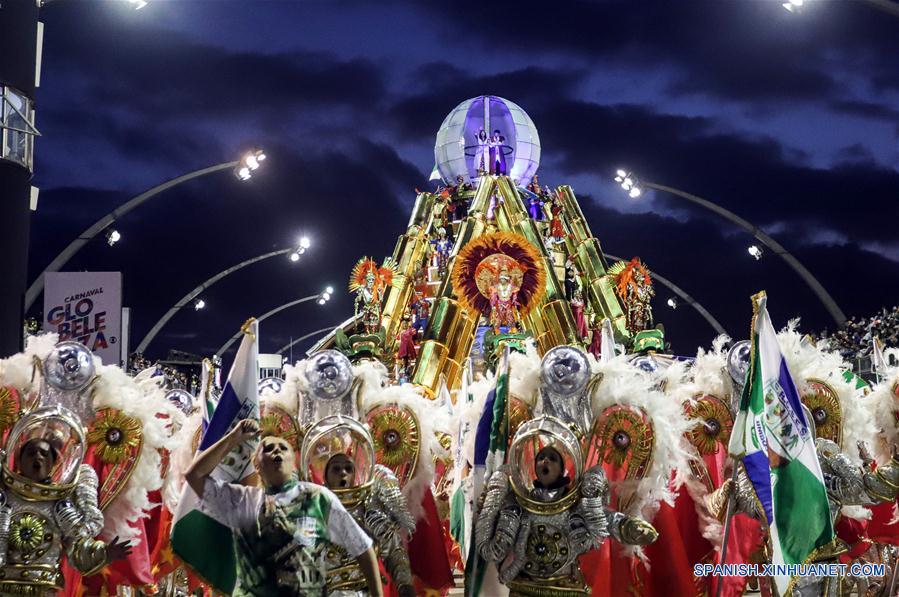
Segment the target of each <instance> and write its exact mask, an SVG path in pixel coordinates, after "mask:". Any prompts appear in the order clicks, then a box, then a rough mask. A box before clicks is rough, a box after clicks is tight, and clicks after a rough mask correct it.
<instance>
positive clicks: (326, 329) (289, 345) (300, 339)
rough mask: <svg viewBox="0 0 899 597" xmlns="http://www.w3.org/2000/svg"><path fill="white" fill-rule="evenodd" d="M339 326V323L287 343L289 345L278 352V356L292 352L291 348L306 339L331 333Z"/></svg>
mask: <svg viewBox="0 0 899 597" xmlns="http://www.w3.org/2000/svg"><path fill="white" fill-rule="evenodd" d="M338 326H340V324H339V323H338V324H335V325H331V326H328V327H326V328H322V329H320V330H315V331H314V332H309V333H308V334H306V335H304V336H300V337H299V338H297V339H296V340H292V341H290V342H289V343H287V344H285V345H284V346H282V347H281V348H280V349H279V350H278V354H284V351H285V350H290V349H291V348H293V346H294V345H296V344H299V343H300V342H302V341H303V340H306V339H308V338H314V337H315V336H318V335H320V334H324V333H325V332H330V331H331V330H333V329H335V328H337V327H338Z"/></svg>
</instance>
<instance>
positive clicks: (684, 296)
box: [603, 253, 727, 334]
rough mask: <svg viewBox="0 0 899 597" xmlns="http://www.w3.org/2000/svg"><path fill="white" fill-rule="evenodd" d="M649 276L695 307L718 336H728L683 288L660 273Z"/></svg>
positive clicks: (607, 256)
mask: <svg viewBox="0 0 899 597" xmlns="http://www.w3.org/2000/svg"><path fill="white" fill-rule="evenodd" d="M603 256H605V258H606V259H609V260H611V261H625V260H624V259H622V258H621V257H616V256H615V255H609V254H608V253H603ZM649 275H650V276H651V277H652V279H653V280H656V281H658V282H659V284H661V285H662V286H665V287H666V288H668V289H669V290H670V291H671V292H673V293H674V294H676V295H677V296H679V297H680V298H681V300H682V301H684V302H685V303H687V304H688V305H690V306H691V307H693V308H694V309H696V311H697V312H698V313H699V314H700V315H702V318H703V319H705V320H706V321H707V322H708V323H709V325H710V326H712V327H713V328H715V331H716V332H718V334H727V332H726V331H724V327H723V326H722V325H721V324H720V323H719V322H718V320H717V319H715V318H714V317H713V316H712V314H711V313H709V312H708V311H707V310H706V308H705V307H703V306H702V305H700V304H699V303H698V302H697V301H696V300H695V299H694V298H693V297H692V296H690V295H689V294H687V293H686V292H684V290H683V289H682V288H680V287H679V286H677V285H676V284H675V283H674V282H672V281H671V280H669V279H667V278H664V277H662V276H660V275H659V274H658V273H656V272H652V271H651V272H649ZM670 300H671V299H669V301H670ZM676 304H677V303H676V302H675V305H676ZM669 306H670V303H669ZM672 308H677V307H672Z"/></svg>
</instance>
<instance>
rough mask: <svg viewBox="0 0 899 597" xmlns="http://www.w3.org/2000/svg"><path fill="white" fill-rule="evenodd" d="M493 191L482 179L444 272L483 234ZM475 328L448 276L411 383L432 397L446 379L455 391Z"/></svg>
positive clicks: (492, 183)
mask: <svg viewBox="0 0 899 597" xmlns="http://www.w3.org/2000/svg"><path fill="white" fill-rule="evenodd" d="M495 188H496V179H495V178H494V177H492V176H482V177H481V179H480V182H479V184H478V190H477V192H476V193H475V196H474V199H472V201H471V207H469V209H468V217H467V218H465V220H464V221H463V222H462V225H461V226H460V228H459V233H458V234H457V235H456V243H455V245H454V246H453V250H452V252H451V253H450V256H449V263H448V264H447V271H452V269H453V264H454V263H455V261H456V255H458V253H459V250H460V249H461V248H462V247H464V246H465V245H466V244H468V243H469V242H470V241H471V240H472V239H474V238H477V237H478V236H480V235H481V234H483V233H484V230H485V229H486V227H487V222H486V213H487V206H488V205H489V204H490V197H491V196H492V195H493V192H494V189H495ZM477 328H478V317H477V316H474V315H471V314H469V313H468V312H467V311H466V310H465V309H463V308H462V306H461V305H460V304H459V301H457V300H456V296H455V293H454V292H453V283H452V281H451V277H450V276H449V275H447V276H446V277H445V278H444V280H443V283H442V284H441V286H440V290H438V292H437V295H436V297H435V299H434V308H433V309H432V310H431V317H430V319H429V320H428V327H427V329H425V333H424V341H423V342H422V344H421V350H420V351H419V354H418V362H416V364H415V371H414V372H413V374H412V383H414V384H416V385H418V386H419V387H421V388H423V389H424V390H425V392H426V393H427V394H428V396H429V397H431V398H433V397H434V396H435V395H436V394H437V390H438V389H439V388H438V384H439V383H440V376H441V375H443V376H444V377H445V379H446V384H447V387H448V388H449V389H450V390H452V389H454V388H457V387H458V386H459V384H460V382H461V380H462V367H463V364H464V363H465V359H466V358H468V354H469V353H470V352H471V346H472V344H473V343H474V337H475V332H476V331H477Z"/></svg>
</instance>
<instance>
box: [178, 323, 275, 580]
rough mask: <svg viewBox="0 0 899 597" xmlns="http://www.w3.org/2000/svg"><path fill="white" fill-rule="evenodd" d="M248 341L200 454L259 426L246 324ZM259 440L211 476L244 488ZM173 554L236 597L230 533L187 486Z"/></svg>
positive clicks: (254, 345) (248, 332)
mask: <svg viewBox="0 0 899 597" xmlns="http://www.w3.org/2000/svg"><path fill="white" fill-rule="evenodd" d="M242 330H243V332H244V337H243V341H242V342H241V343H240V347H239V348H238V349H237V355H236V356H235V357H234V364H233V365H232V366H231V372H230V374H229V375H228V381H227V382H226V383H225V387H224V389H223V390H222V397H221V399H220V400H219V402H218V404H217V405H216V406H215V411H214V412H213V413H212V415H211V417H210V419H209V423H208V425H206V426H205V427H204V431H203V439H202V441H201V442H200V448H199V449H200V451H202V450H206V449H207V448H209V447H210V446H212V445H213V444H215V443H216V442H217V441H219V440H220V439H221V438H222V437H224V436H225V435H226V434H227V433H228V432H230V431H231V429H233V428H234V426H235V425H237V423H238V422H240V421H241V420H243V419H247V418H250V419H255V420H257V421H258V420H259V365H258V363H259V342H258V338H259V324H258V322H257V321H256V320H255V319H251V320H249V321H247V323H245V324H244V327H243V328H242ZM256 444H258V440H251V441H249V442H245V443H244V444H241V445H240V446H238V447H237V448H235V449H234V450H232V451H231V452H230V453H229V454H228V456H227V457H226V458H225V459H224V460H223V461H222V462H221V463H220V464H219V465H218V466H217V467H216V468H215V470H214V471H213V472H212V475H211V476H213V477H215V478H216V479H218V480H220V481H224V482H226V483H239V482H241V481H243V480H245V479H247V478H248V477H249V476H250V475H251V474H252V472H253V465H252V462H251V460H252V455H253V451H254V450H255V449H256ZM171 543H172V550H173V551H174V552H175V555H177V556H178V557H179V558H181V560H182V561H183V562H184V563H185V564H187V565H188V566H189V567H190V568H191V570H192V571H193V572H194V573H195V574H197V575H198V576H199V577H200V578H202V579H203V580H204V581H205V582H206V583H207V584H209V585H211V586H212V587H214V588H215V589H216V590H217V591H219V592H221V593H227V594H229V595H230V594H231V593H232V592H233V591H234V587H235V586H236V584H237V558H236V555H235V551H234V539H233V535H232V533H231V529H229V528H228V527H226V526H225V525H223V524H221V523H220V522H218V521H217V520H214V519H213V518H212V517H211V516H209V515H207V514H206V513H204V512H202V511H201V509H200V499H199V498H198V497H197V494H196V493H194V491H193V490H192V489H191V488H190V486H189V485H185V487H184V490H183V491H182V492H181V499H180V500H179V502H178V508H177V510H176V511H175V516H174V522H173V523H172V536H171Z"/></svg>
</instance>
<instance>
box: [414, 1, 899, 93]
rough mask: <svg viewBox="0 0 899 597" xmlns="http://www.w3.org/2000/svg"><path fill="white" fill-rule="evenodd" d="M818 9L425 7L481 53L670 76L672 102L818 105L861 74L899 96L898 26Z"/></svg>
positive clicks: (753, 5)
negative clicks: (530, 55)
mask: <svg viewBox="0 0 899 597" xmlns="http://www.w3.org/2000/svg"><path fill="white" fill-rule="evenodd" d="M821 4H822V6H820V7H815V9H814V10H808V11H806V12H805V13H804V14H802V15H794V14H790V13H788V12H786V11H785V10H783V8H781V7H780V3H779V2H721V1H718V0H692V1H691V2H667V1H664V0H650V1H647V2H630V1H627V0H613V1H595V2H564V3H561V4H559V3H547V2H536V1H531V2H517V3H516V5H515V9H514V10H512V9H510V7H509V6H508V5H507V4H504V3H482V2H478V1H476V0H464V1H461V2H453V3H429V4H428V6H429V7H430V8H431V9H432V10H434V11H435V12H436V13H437V14H439V15H440V18H441V19H442V20H444V21H445V22H452V23H453V24H454V25H455V27H457V33H458V32H462V31H464V33H465V35H467V36H471V35H477V36H478V37H477V38H476V42H475V43H479V44H480V46H481V47H486V48H491V49H492V50H493V51H502V48H503V47H511V48H515V49H516V50H519V51H529V52H549V53H555V54H561V55H566V54H567V55H573V56H579V57H581V58H584V59H586V60H589V61H591V62H592V61H605V62H607V63H611V64H630V65H633V66H636V67H639V68H641V69H647V68H652V67H664V66H668V67H673V68H674V69H675V70H674V74H673V78H674V82H673V84H672V85H671V86H670V87H669V91H670V92H671V93H674V94H683V93H691V94H706V95H711V96H717V97H724V98H727V99H731V100H742V101H746V102H751V101H758V100H778V101H783V100H791V101H792V100H799V99H805V100H811V101H819V100H822V99H828V98H830V97H831V96H837V95H841V88H840V86H839V84H838V82H837V79H835V77H834V74H835V71H836V70H842V71H844V72H853V71H855V70H856V69H858V68H859V67H863V68H864V69H867V70H869V71H871V72H873V73H874V77H873V81H872V82H873V83H874V84H875V85H876V86H877V87H878V88H879V89H882V90H885V89H895V88H896V87H897V86H899V78H897V77H896V74H895V68H894V60H893V57H894V56H895V55H896V54H897V52H899V36H897V35H896V28H895V22H894V21H891V19H887V18H884V17H883V16H882V14H880V13H878V12H877V11H874V10H871V9H870V8H868V7H864V6H861V5H855V4H854V3H840V2H828V3H821ZM474 14H477V15H478V18H471V15H474ZM510 31H514V32H528V33H527V34H518V35H509V34H508V32H510ZM531 32H533V33H532V34H531ZM862 32H863V33H862ZM448 35H450V34H448ZM888 50H889V51H888ZM835 57H836V58H837V59H835ZM835 66H838V68H837V69H835V68H834V67H835ZM634 75H636V78H639V73H634Z"/></svg>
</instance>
